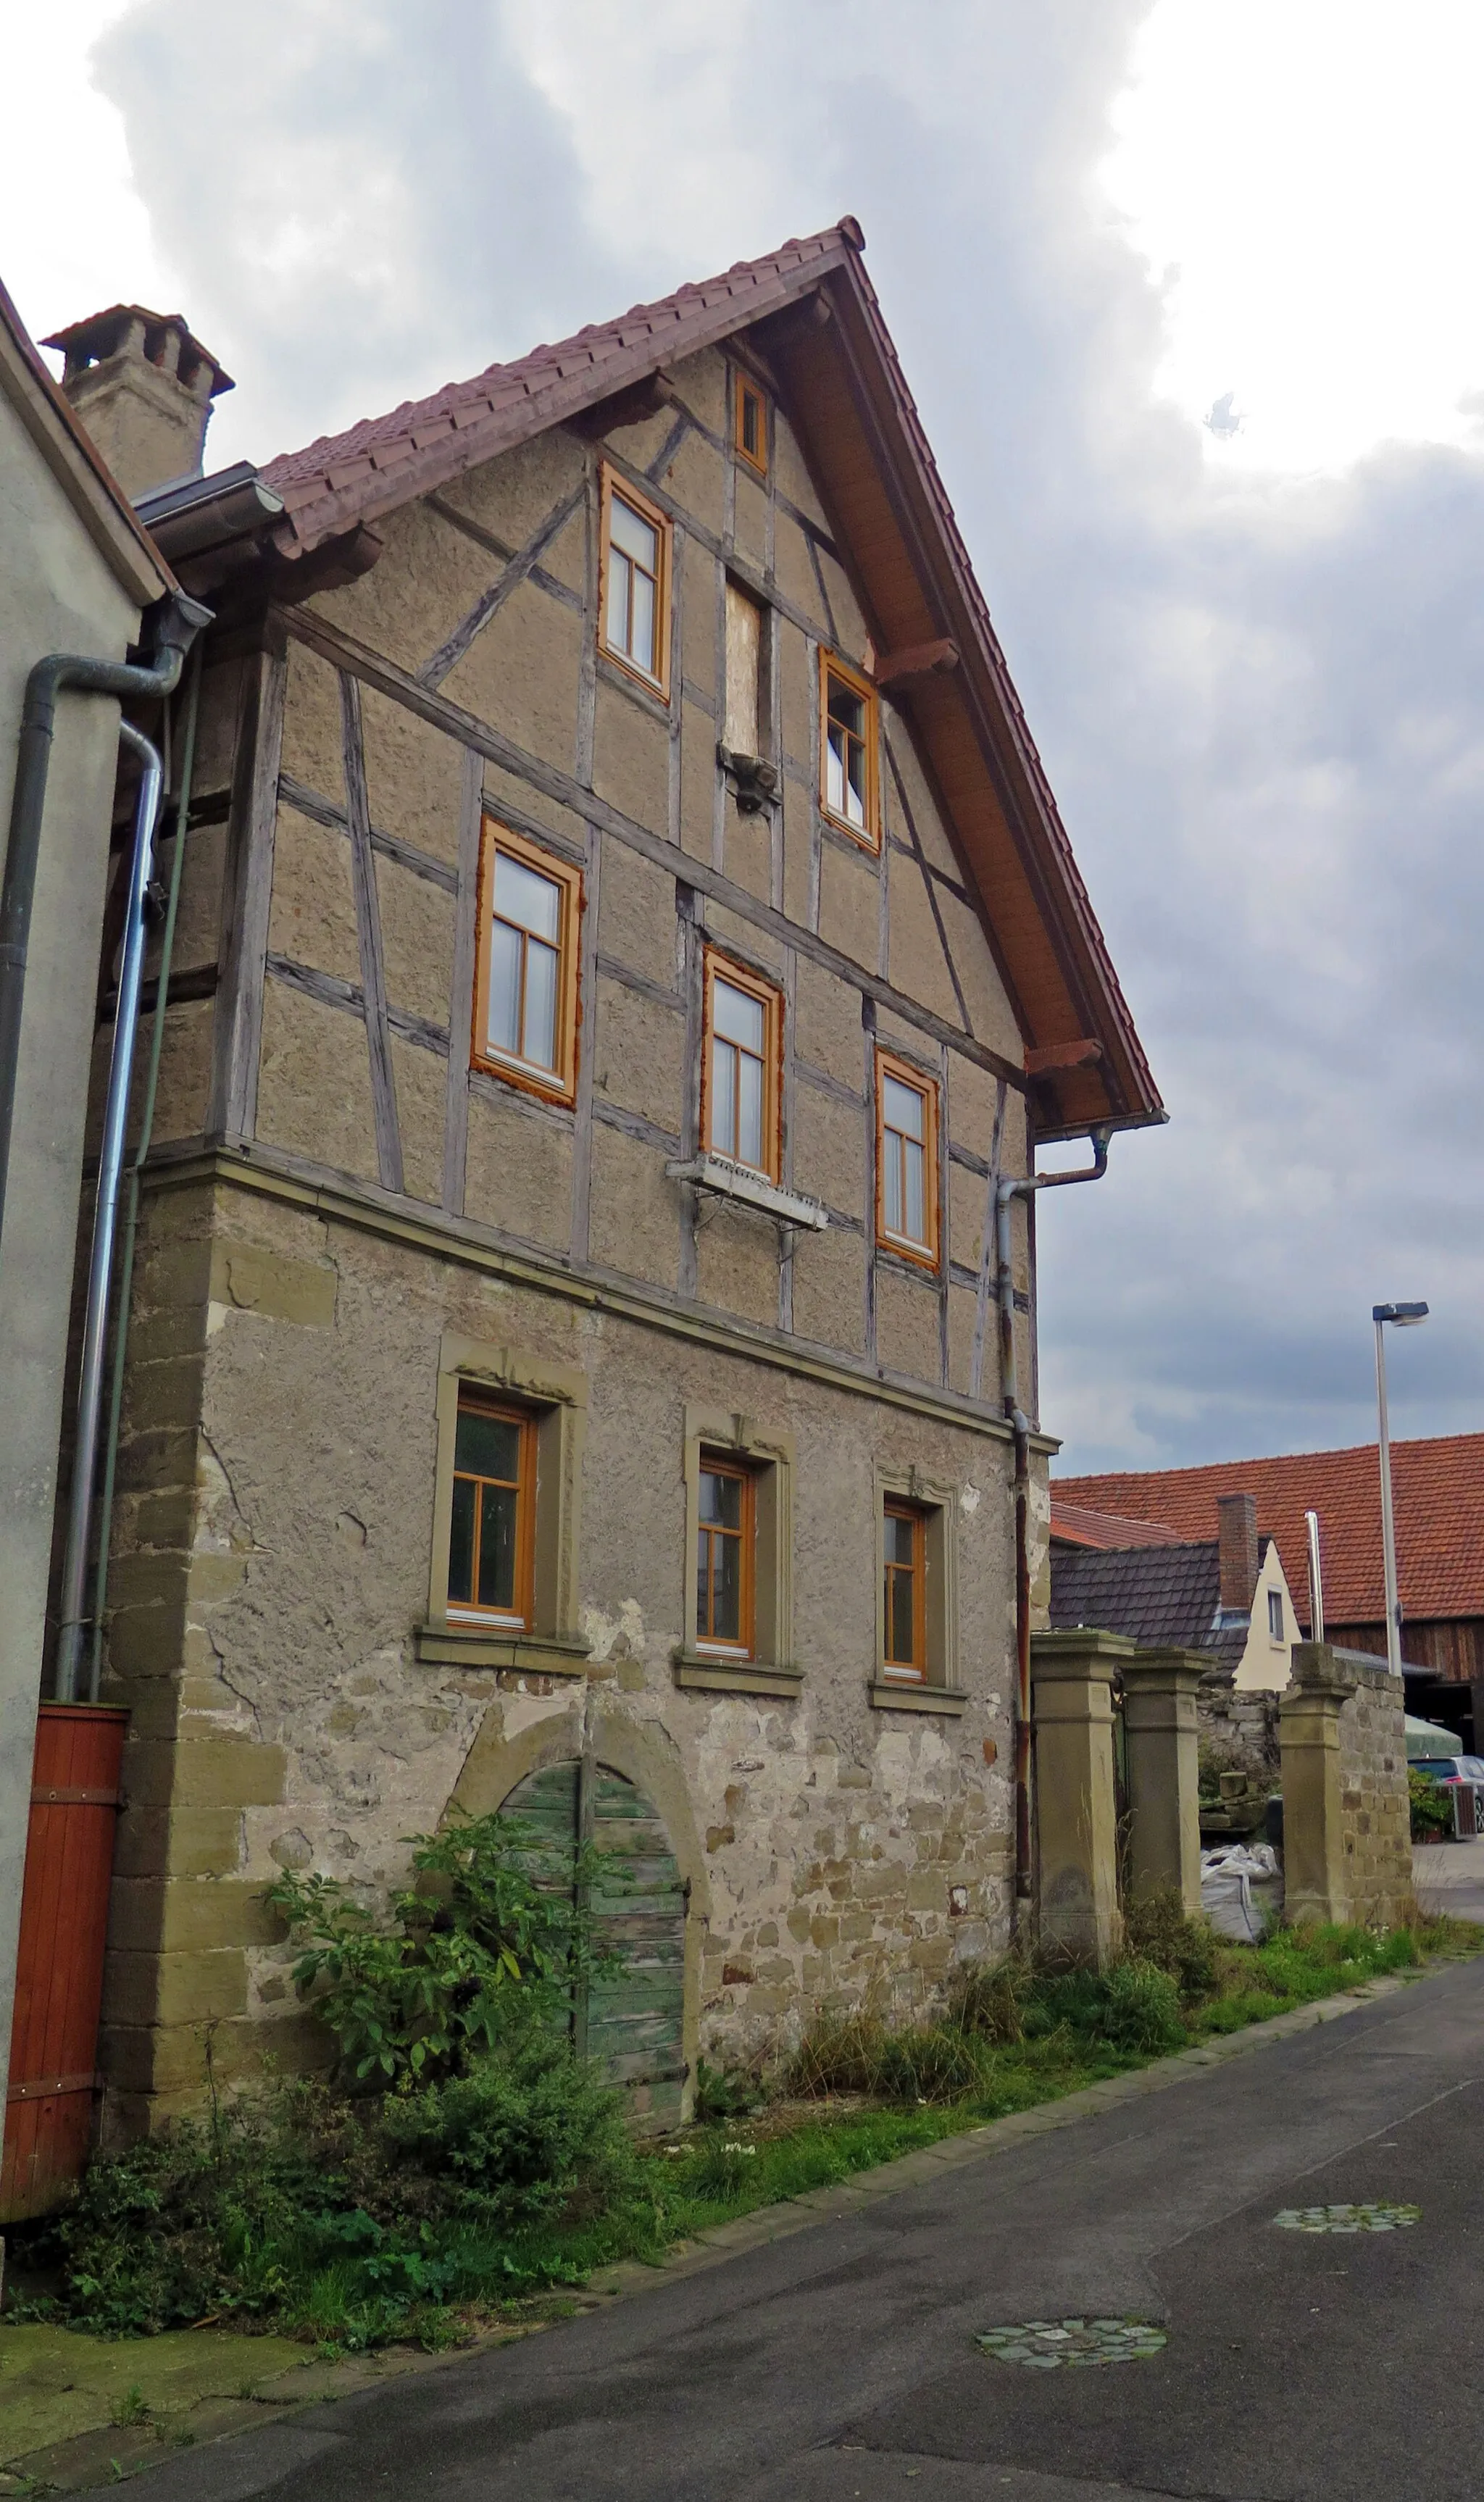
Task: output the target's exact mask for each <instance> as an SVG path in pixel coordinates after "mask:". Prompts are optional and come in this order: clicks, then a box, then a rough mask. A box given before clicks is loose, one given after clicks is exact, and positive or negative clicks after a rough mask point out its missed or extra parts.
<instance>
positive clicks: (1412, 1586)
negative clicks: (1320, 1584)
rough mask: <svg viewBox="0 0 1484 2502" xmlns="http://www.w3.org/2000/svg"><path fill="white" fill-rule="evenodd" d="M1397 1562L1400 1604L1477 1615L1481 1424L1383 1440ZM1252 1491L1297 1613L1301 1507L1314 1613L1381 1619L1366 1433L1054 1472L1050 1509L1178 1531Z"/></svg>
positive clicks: (1304, 1602) (1202, 1526)
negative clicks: (1115, 1468)
mask: <svg viewBox="0 0 1484 2502" xmlns="http://www.w3.org/2000/svg"><path fill="white" fill-rule="evenodd" d="M1392 1488H1393V1494H1394V1498H1395V1503H1396V1513H1397V1568H1398V1575H1397V1576H1398V1580H1399V1583H1400V1597H1401V1605H1402V1607H1403V1609H1404V1610H1405V1612H1406V1614H1407V1615H1408V1616H1410V1617H1412V1618H1414V1619H1421V1620H1422V1621H1423V1622H1425V1623H1426V1622H1427V1621H1429V1620H1430V1619H1436V1618H1438V1617H1450V1616H1484V1434H1439V1435H1437V1436H1435V1437H1431V1438H1430V1439H1428V1440H1427V1441H1417V1442H1393V1444H1392ZM1247 1493H1251V1494H1253V1495H1255V1496H1256V1497H1257V1505H1258V1528H1259V1531H1260V1533H1261V1534H1262V1535H1263V1536H1264V1537H1268V1538H1276V1539H1277V1541H1278V1552H1279V1554H1280V1555H1281V1556H1282V1557H1283V1559H1284V1565H1285V1569H1286V1570H1287V1572H1288V1579H1289V1587H1290V1589H1291V1590H1292V1591H1293V1594H1294V1606H1295V1608H1296V1609H1297V1611H1298V1615H1299V1622H1300V1624H1302V1625H1304V1626H1305V1627H1306V1626H1307V1624H1308V1583H1307V1575H1306V1573H1305V1571H1304V1556H1305V1553H1306V1551H1307V1536H1306V1533H1305V1530H1304V1525H1303V1515H1304V1513H1305V1511H1317V1512H1318V1514H1319V1529H1320V1544H1321V1556H1322V1561H1323V1566H1324V1582H1325V1614H1326V1617H1327V1618H1328V1620H1329V1621H1330V1623H1331V1624H1334V1625H1366V1624H1378V1625H1384V1623H1385V1621H1386V1598H1385V1577H1384V1574H1383V1572H1382V1564H1381V1494H1380V1478H1379V1472H1378V1468H1377V1457H1376V1446H1375V1444H1374V1442H1363V1443H1361V1444H1360V1445H1359V1446H1358V1447H1356V1448H1354V1449H1351V1450H1345V1451H1296V1452H1292V1453H1290V1454H1288V1455H1287V1456H1285V1457H1284V1458H1281V1459H1275V1460H1226V1461H1222V1462H1219V1463H1218V1464H1216V1465H1215V1466H1213V1467H1210V1468H1200V1469H1155V1470H1150V1471H1141V1472H1139V1473H1138V1474H1133V1473H1131V1472H1130V1473H1126V1474H1120V1475H1113V1476H1096V1477H1059V1478H1058V1479H1057V1481H1056V1483H1055V1484H1054V1485H1053V1487H1052V1506H1053V1518H1055V1516H1056V1510H1057V1507H1058V1506H1059V1505H1062V1504H1065V1503H1071V1504H1073V1505H1094V1506H1096V1507H1099V1508H1100V1507H1104V1506H1105V1507H1106V1508H1107V1509H1108V1510H1109V1511H1117V1512H1125V1513H1132V1514H1136V1515H1142V1516H1143V1517H1144V1518H1146V1519H1149V1520H1153V1521H1158V1522H1159V1523H1160V1524H1161V1526H1162V1527H1163V1528H1165V1529H1172V1530H1174V1531H1175V1532H1176V1534H1177V1536H1179V1537H1181V1538H1208V1537H1210V1536H1211V1535H1212V1534H1213V1533H1214V1531H1215V1528H1216V1498H1217V1496H1218V1495H1223V1494H1247Z"/></svg>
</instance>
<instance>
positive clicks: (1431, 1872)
mask: <svg viewBox="0 0 1484 2502" xmlns="http://www.w3.org/2000/svg"><path fill="white" fill-rule="evenodd" d="M1412 1883H1413V1885H1414V1886H1415V1888H1416V1891H1417V1900H1418V1902H1419V1903H1420V1904H1421V1905H1422V1908H1423V1910H1425V1911H1428V1912H1431V1913H1433V1914H1434V1915H1435V1914H1436V1913H1438V1912H1440V1911H1445V1912H1447V1913H1448V1914H1449V1916H1450V1917H1451V1918H1453V1919H1455V1920H1481V1921H1484V1842H1434V1843H1423V1844H1421V1845H1420V1846H1419V1845H1417V1844H1415V1843H1414V1845H1413V1848H1412Z"/></svg>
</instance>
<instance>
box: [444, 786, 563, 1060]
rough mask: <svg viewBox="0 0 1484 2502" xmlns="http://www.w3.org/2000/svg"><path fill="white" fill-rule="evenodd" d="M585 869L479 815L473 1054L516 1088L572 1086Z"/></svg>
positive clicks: (475, 1058)
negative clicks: (481, 835) (482, 826)
mask: <svg viewBox="0 0 1484 2502" xmlns="http://www.w3.org/2000/svg"><path fill="white" fill-rule="evenodd" d="M582 884H583V882H582V871H581V870H580V869H577V868H573V867H569V866H568V864H567V862H565V861H558V860H554V859H553V858H552V856H551V855H550V854H549V853H547V852H543V851H538V849H537V848H536V846H535V844H534V843H528V842H526V841H524V840H523V837H522V836H521V835H519V834H513V833H511V832H510V831H509V829H508V828H506V827H504V826H499V825H496V824H495V823H494V821H493V819H492V818H487V819H486V820H485V834H484V846H483V850H482V853H481V858H480V878H479V960H478V971H477V979H476V983H475V993H474V1035H473V1048H472V1052H471V1055H470V1056H471V1059H472V1061H473V1063H474V1065H475V1066H476V1067H479V1068H488V1069H489V1070H490V1071H491V1072H492V1073H493V1074H494V1075H496V1076H499V1077H503V1078H506V1079H507V1080H508V1081H509V1083H510V1084H512V1085H514V1086H524V1087H527V1088H528V1089H530V1090H531V1091H532V1092H534V1093H537V1094H541V1095H546V1096H549V1097H553V1098H555V1099H557V1100H558V1101H561V1102H567V1103H570V1102H571V1101H572V1100H573V1099H574V1097H575V1095H576V1092H577V966H578V949H577V938H578V925H579V922H580V920H581V917H582Z"/></svg>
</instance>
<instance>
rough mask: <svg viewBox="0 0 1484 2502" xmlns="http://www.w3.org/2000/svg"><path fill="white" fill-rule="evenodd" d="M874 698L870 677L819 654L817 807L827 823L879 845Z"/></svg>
mask: <svg viewBox="0 0 1484 2502" xmlns="http://www.w3.org/2000/svg"><path fill="white" fill-rule="evenodd" d="M877 744H878V740H877V699H876V690H875V688H874V687H873V686H872V685H871V682H870V680H869V678H863V677H862V676H861V675H860V670H859V669H853V668H852V667H851V666H850V663H849V662H848V661H847V660H841V659H836V658H835V656H834V654H833V653H831V652H822V653H821V654H820V806H821V808H822V809H823V810H824V813H825V815H826V817H827V818H828V820H829V822H830V824H831V825H832V826H838V827H839V828H840V829H841V831H842V832H843V833H847V834H849V835H850V836H851V837H852V839H853V840H854V841H856V842H858V843H861V844H863V845H864V847H865V849H866V850H867V851H871V852H874V851H879V850H880V849H881V811H880V800H879V795H878V788H877V764H876V751H877Z"/></svg>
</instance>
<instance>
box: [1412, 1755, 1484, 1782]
mask: <svg viewBox="0 0 1484 2502" xmlns="http://www.w3.org/2000/svg"><path fill="white" fill-rule="evenodd" d="M1407 1770H1408V1772H1411V1773H1426V1775H1427V1776H1428V1778H1429V1780H1430V1781H1484V1755H1414V1756H1413V1757H1412V1760H1411V1762H1410V1763H1409V1764H1408V1766H1407Z"/></svg>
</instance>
